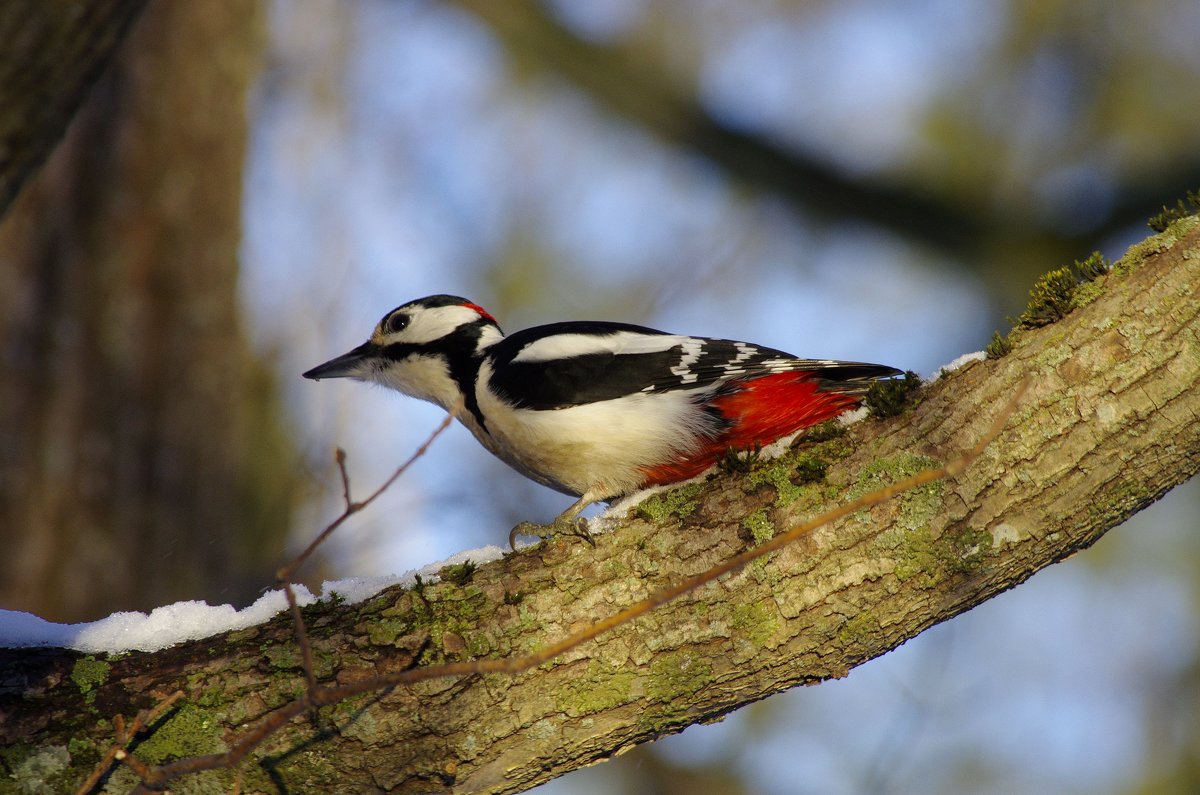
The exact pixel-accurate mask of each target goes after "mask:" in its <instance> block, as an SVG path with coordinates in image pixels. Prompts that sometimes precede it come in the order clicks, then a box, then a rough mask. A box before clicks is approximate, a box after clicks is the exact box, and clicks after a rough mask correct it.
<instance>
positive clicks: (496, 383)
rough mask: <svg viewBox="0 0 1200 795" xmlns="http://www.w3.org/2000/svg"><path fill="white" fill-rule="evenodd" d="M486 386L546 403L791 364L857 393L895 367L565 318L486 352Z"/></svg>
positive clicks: (716, 381)
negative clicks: (489, 374)
mask: <svg viewBox="0 0 1200 795" xmlns="http://www.w3.org/2000/svg"><path fill="white" fill-rule="evenodd" d="M488 359H489V360H490V361H491V362H492V364H493V375H492V377H491V381H490V385H491V388H492V389H493V390H495V392H496V393H497V394H498V395H499V396H500V397H501V398H503V399H504V400H505V401H506V402H508V403H510V404H512V405H514V406H516V407H519V408H526V409H535V410H549V409H560V408H567V407H569V406H578V405H582V404H585V403H594V402H597V401H602V400H614V399H616V398H621V397H626V396H628V395H633V394H637V393H639V392H641V393H655V392H667V391H672V390H680V389H689V390H690V389H700V388H703V387H710V386H714V385H717V386H719V385H722V384H724V383H728V382H736V381H743V380H748V379H754V378H760V377H763V376H767V375H774V374H778V373H787V372H795V371H798V370H805V371H814V377H816V378H818V379H819V380H820V381H821V383H822V387H823V388H827V389H834V390H837V391H839V392H848V393H852V394H859V393H862V392H865V391H866V390H867V388H868V386H869V385H870V383H871V381H874V380H876V379H879V378H886V377H888V376H891V375H896V374H898V373H899V372H900V371H899V370H896V369H895V368H892V367H886V366H884V365H876V364H865V363H860V362H838V361H832V360H826V359H798V358H796V357H794V356H792V355H791V354H788V353H784V352H783V351H777V350H774V349H772V348H764V347H761V346H758V345H752V344H750V343H746V342H737V341H734V340H721V339H707V338H703V337H683V336H679V335H675V334H667V333H665V332H662V331H657V330H655V329H650V328H645V327H642V326H633V325H628V324H624V323H604V322H567V323H555V324H551V325H548V326H539V327H537V328H532V329H526V330H524V331H519V332H517V333H515V334H512V335H510V336H508V337H506V338H505V339H504V340H503V341H501V342H500V343H498V344H497V345H495V346H494V347H493V348H491V349H490V350H489V351H488Z"/></svg>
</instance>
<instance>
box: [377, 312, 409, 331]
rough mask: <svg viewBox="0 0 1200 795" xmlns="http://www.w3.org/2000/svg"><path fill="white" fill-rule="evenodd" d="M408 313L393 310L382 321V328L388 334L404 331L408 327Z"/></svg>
mask: <svg viewBox="0 0 1200 795" xmlns="http://www.w3.org/2000/svg"><path fill="white" fill-rule="evenodd" d="M410 319H411V318H409V316H408V315H406V314H404V313H403V312H394V313H392V314H391V315H389V316H388V319H387V320H385V321H383V330H384V331H386V332H387V333H388V334H395V333H397V332H399V331H404V329H405V328H407V327H408V321H409V320H410Z"/></svg>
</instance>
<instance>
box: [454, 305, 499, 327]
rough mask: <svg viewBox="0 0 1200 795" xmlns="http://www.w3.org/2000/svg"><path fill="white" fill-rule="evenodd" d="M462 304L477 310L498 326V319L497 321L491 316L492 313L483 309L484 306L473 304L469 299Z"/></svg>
mask: <svg viewBox="0 0 1200 795" xmlns="http://www.w3.org/2000/svg"><path fill="white" fill-rule="evenodd" d="M463 306H465V307H466V308H467V309H474V310H475V311H476V312H478V313H479V314H480V315H483V316H484V317H486V318H487V319H488V320H490V321H492V322H493V323H495V324H496V325H497V326H498V325H500V323H499V321H497V320H496V318H494V317H492V313H491V312H489V311H487V310H486V309H484V308H483V307H482V306H480V305H479V304H473V303H471V302H470V301H467V302H466V303H465V304H463Z"/></svg>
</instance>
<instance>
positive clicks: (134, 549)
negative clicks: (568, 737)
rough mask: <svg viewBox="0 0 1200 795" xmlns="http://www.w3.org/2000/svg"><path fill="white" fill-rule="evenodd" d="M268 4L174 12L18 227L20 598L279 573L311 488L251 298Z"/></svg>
mask: <svg viewBox="0 0 1200 795" xmlns="http://www.w3.org/2000/svg"><path fill="white" fill-rule="evenodd" d="M263 22H264V14H263V12H262V9H260V8H259V7H258V6H257V5H255V4H253V3H237V4H232V5H230V6H229V7H225V6H224V4H216V3H197V4H191V3H155V4H151V5H150V7H149V9H148V10H147V12H146V13H145V14H144V15H143V16H142V18H141V19H140V20H139V22H138V24H137V25H136V26H135V28H134V30H133V31H132V35H131V37H130V38H129V40H128V41H126V42H125V45H124V47H123V49H122V51H121V54H120V56H119V58H118V59H117V61H116V62H115V63H113V64H111V66H110V68H109V69H108V70H107V73H106V74H105V75H104V76H103V78H102V79H100V81H99V82H98V83H97V85H95V87H94V88H93V90H92V91H91V93H90V95H89V96H88V99H87V101H86V103H85V104H84V106H83V108H82V110H81V111H80V112H79V114H78V115H77V116H76V118H75V119H74V122H73V124H72V126H71V128H70V132H69V134H68V135H67V136H66V138H65V140H63V141H62V142H61V143H60V144H59V145H58V147H57V149H56V150H55V152H54V154H53V156H52V157H51V158H50V160H49V162H48V163H46V164H45V166H44V167H43V168H42V169H41V172H40V173H39V174H38V175H37V176H36V177H34V178H33V179H32V181H31V182H30V183H29V184H27V185H26V186H25V189H24V192H23V193H22V195H21V196H20V198H19V199H18V200H17V201H16V203H15V204H14V206H12V207H11V208H10V209H9V211H8V214H7V216H6V218H5V219H4V222H3V225H2V226H0V263H2V264H0V274H2V275H0V324H3V325H2V328H3V337H2V339H3V348H2V356H0V434H2V438H3V444H2V445H0V526H2V527H3V528H4V529H3V533H4V548H5V554H4V555H3V556H0V604H3V605H4V607H7V608H13V609H22V610H31V611H34V612H37V613H39V614H40V615H43V616H46V617H49V618H53V619H57V620H80V619H90V618H97V617H100V616H103V615H105V614H107V613H109V612H112V611H114V610H130V609H142V610H148V609H150V608H152V607H154V606H155V605H159V604H165V603H169V602H172V601H176V600H179V599H187V598H198V597H207V598H208V599H210V600H213V601H225V600H232V601H236V602H246V601H248V600H251V599H252V598H253V597H254V595H255V594H256V593H257V592H258V591H259V590H260V589H261V588H262V587H263V585H264V584H265V583H269V582H270V581H271V572H272V571H273V570H274V567H275V566H276V565H278V563H277V561H278V560H279V555H280V552H281V549H282V548H283V544H284V534H285V532H286V529H287V522H288V510H289V507H288V506H289V502H290V500H291V494H292V493H293V492H294V491H295V483H296V475H295V467H294V461H293V456H292V454H291V452H290V447H289V444H288V440H287V436H286V434H284V433H283V432H282V427H283V426H282V422H281V418H280V412H279V408H278V400H277V395H276V390H275V375H274V373H273V371H272V370H271V369H270V368H269V367H268V366H267V365H266V364H265V363H264V362H263V360H262V358H261V357H260V356H259V355H257V354H256V353H254V352H252V351H251V349H250V347H249V346H248V344H247V341H246V337H245V335H244V333H243V330H242V320H241V309H240V307H239V305H238V301H237V275H238V245H239V243H240V239H241V196H242V171H243V163H244V161H245V156H246V140H247V135H248V131H247V124H248V114H247V106H246V97H247V93H248V91H249V89H250V86H251V84H252V82H253V81H254V80H255V78H256V77H257V75H258V72H259V66H260V64H261V62H262V58H263V45H264V42H265V40H266V39H265V36H264V26H263Z"/></svg>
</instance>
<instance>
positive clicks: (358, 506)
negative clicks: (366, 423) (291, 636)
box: [275, 414, 454, 696]
mask: <svg viewBox="0 0 1200 795" xmlns="http://www.w3.org/2000/svg"><path fill="white" fill-rule="evenodd" d="M453 419H454V415H453V414H447V415H446V417H445V419H443V420H442V421H441V423H439V424H438V426H437V427H436V428H434V429H433V432H432V433H430V434H429V436H428V437H426V439H425V441H424V442H423V443H422V444H421V446H420V447H418V448H417V450H416V452H414V453H413V454H412V455H411V456H409V457H408V460H407V461H405V462H404V463H403V464H401V465H400V466H398V467H396V471H395V472H393V473H392V474H391V477H389V478H388V479H387V480H385V481H384V482H383V485H382V486H380V487H379V488H377V489H376V490H375V491H374V492H372V494H371V495H370V496H369V497H367V498H366V499H365V500H363V501H362V502H354V500H352V499H351V498H350V475H349V474H348V473H347V472H346V451H345V450H343V449H342V448H340V447H339V448H337V452H336V453H335V454H334V460H335V461H336V462H337V467H338V472H340V473H341V479H342V499H343V501H344V503H345V507H344V508H343V509H342V513H341V515H339V516H338V517H337V518H336V519H334V520H333V521H332V522H330V523H329V524H328V525H326V526H325V529H324V530H322V531H321V532H320V533H319V534H317V537H316V538H314V539H313V540H312V542H311V543H310V544H309V545H308V546H307V547H305V549H304V551H303V552H301V553H300V554H299V555H297V556H296V557H295V558H294V559H293V560H292V562H291V563H289V564H288V565H286V566H284V567H282V568H280V569H279V571H277V572H276V573H275V578H276V581H277V584H279V585H282V586H283V593H284V596H285V597H287V603H288V611H289V613H290V614H291V616H292V625H293V626H294V627H295V630H296V644H297V645H298V646H299V647H300V664H301V667H302V668H303V669H304V684H305V687H306V688H307V691H308V694H309V695H310V696H311V695H313V694H314V693H315V692H316V689H317V678H316V675H315V674H314V673H313V664H312V645H311V644H310V643H309V640H308V630H307V628H306V627H305V625H304V617H303V616H302V615H301V613H300V605H299V603H298V602H297V601H296V592H295V590H294V589H293V588H292V577H294V576H295V574H296V572H297V571H298V570H299V569H300V567H301V566H303V565H304V563H305V562H306V561H307V560H308V558H309V556H310V555H312V553H313V552H314V551H315V550H316V548H317V547H319V546H320V545H321V544H322V543H323V542H324V541H325V539H327V538H329V536H330V535H331V534H332V533H333V531H334V530H336V529H338V528H339V527H340V526H341V525H342V523H343V522H345V521H346V520H347V519H349V518H350V517H351V516H353V515H354V514H356V513H358V512H359V511H361V510H363V509H364V508H366V507H367V506H368V505H370V504H371V503H372V502H374V501H375V499H376V498H377V497H378V496H379V495H380V494H383V492H385V491H386V490H387V489H388V487H389V486H391V485H392V484H393V483H395V482H396V480H397V479H398V478H399V477H400V476H401V475H403V474H404V473H405V472H407V471H408V468H409V467H411V466H412V465H413V464H414V463H416V461H417V459H418V458H420V457H421V456H423V455H425V453H426V451H428V450H429V446H430V445H432V444H433V441H434V439H437V438H438V436H439V435H440V434H441V433H442V431H444V430H446V429H447V428H448V427H450V423H451V421H453Z"/></svg>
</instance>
